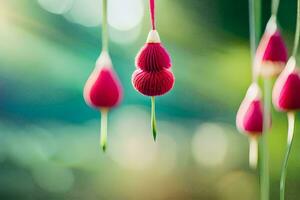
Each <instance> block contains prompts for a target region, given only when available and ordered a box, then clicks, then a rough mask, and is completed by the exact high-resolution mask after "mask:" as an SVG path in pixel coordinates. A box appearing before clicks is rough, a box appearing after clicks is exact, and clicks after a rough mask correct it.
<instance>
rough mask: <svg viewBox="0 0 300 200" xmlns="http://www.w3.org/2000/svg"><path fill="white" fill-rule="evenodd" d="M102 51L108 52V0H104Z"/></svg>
mask: <svg viewBox="0 0 300 200" xmlns="http://www.w3.org/2000/svg"><path fill="white" fill-rule="evenodd" d="M102 51H107V52H108V26H107V0H102Z"/></svg>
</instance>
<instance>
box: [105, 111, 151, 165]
mask: <svg viewBox="0 0 300 200" xmlns="http://www.w3.org/2000/svg"><path fill="white" fill-rule="evenodd" d="M119 112H120V111H119ZM147 116H148V113H146V112H144V111H143V110H141V109H140V108H137V107H133V106H128V107H126V108H123V109H121V112H120V113H119V114H118V118H117V119H116V120H114V122H115V123H114V125H113V127H114V129H111V132H113V133H112V134H111V136H112V137H111V140H110V141H112V142H111V145H110V144H109V146H110V147H109V152H110V154H111V156H112V159H113V160H114V161H116V162H117V163H119V164H120V165H121V166H123V167H126V168H130V169H136V170H142V169H146V168H148V167H150V166H151V164H152V163H153V161H154V160H155V157H156V151H157V148H156V145H155V143H154V142H153V139H152V138H151V133H150V128H149V127H150V124H149V123H150V121H149V120H148V117H147Z"/></svg>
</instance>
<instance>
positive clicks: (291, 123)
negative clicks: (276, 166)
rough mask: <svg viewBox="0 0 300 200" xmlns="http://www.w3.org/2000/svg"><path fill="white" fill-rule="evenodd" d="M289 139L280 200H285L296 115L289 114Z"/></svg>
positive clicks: (281, 180)
mask: <svg viewBox="0 0 300 200" xmlns="http://www.w3.org/2000/svg"><path fill="white" fill-rule="evenodd" d="M287 118H288V139H287V147H286V152H285V156H284V160H283V164H282V168H281V177H280V200H284V198H285V182H286V174H287V167H288V161H289V157H290V154H291V149H292V146H293V137H294V126H295V113H294V112H288V113H287Z"/></svg>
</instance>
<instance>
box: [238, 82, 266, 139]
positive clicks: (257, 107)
mask: <svg viewBox="0 0 300 200" xmlns="http://www.w3.org/2000/svg"><path fill="white" fill-rule="evenodd" d="M236 125H237V128H238V129H239V131H241V132H242V133H246V134H248V135H250V136H259V135H261V134H262V132H263V105H262V100H261V91H260V88H259V86H258V85H257V84H256V83H252V84H251V85H250V87H249V89H248V91H247V93H246V96H245V98H244V100H243V101H242V103H241V105H240V108H239V110H238V112H237V116H236Z"/></svg>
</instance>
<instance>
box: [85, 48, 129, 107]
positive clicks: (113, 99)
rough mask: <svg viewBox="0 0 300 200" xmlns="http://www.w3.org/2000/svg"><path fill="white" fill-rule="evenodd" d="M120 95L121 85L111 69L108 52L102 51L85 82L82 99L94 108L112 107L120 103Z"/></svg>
mask: <svg viewBox="0 0 300 200" xmlns="http://www.w3.org/2000/svg"><path fill="white" fill-rule="evenodd" d="M122 96H123V92H122V86H121V83H120V81H119V79H118V76H117V75H116V73H115V72H114V70H113V67H112V63H111V59H110V57H109V54H108V53H107V52H102V53H101V55H100V57H99V58H98V60H97V62H96V67H95V69H94V71H93V72H92V74H91V75H90V77H89V79H88V80H87V82H86V84H85V87H84V99H85V101H86V103H87V104H89V105H90V106H92V107H95V108H112V107H115V106H117V105H118V104H119V103H120V101H121V99H122Z"/></svg>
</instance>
